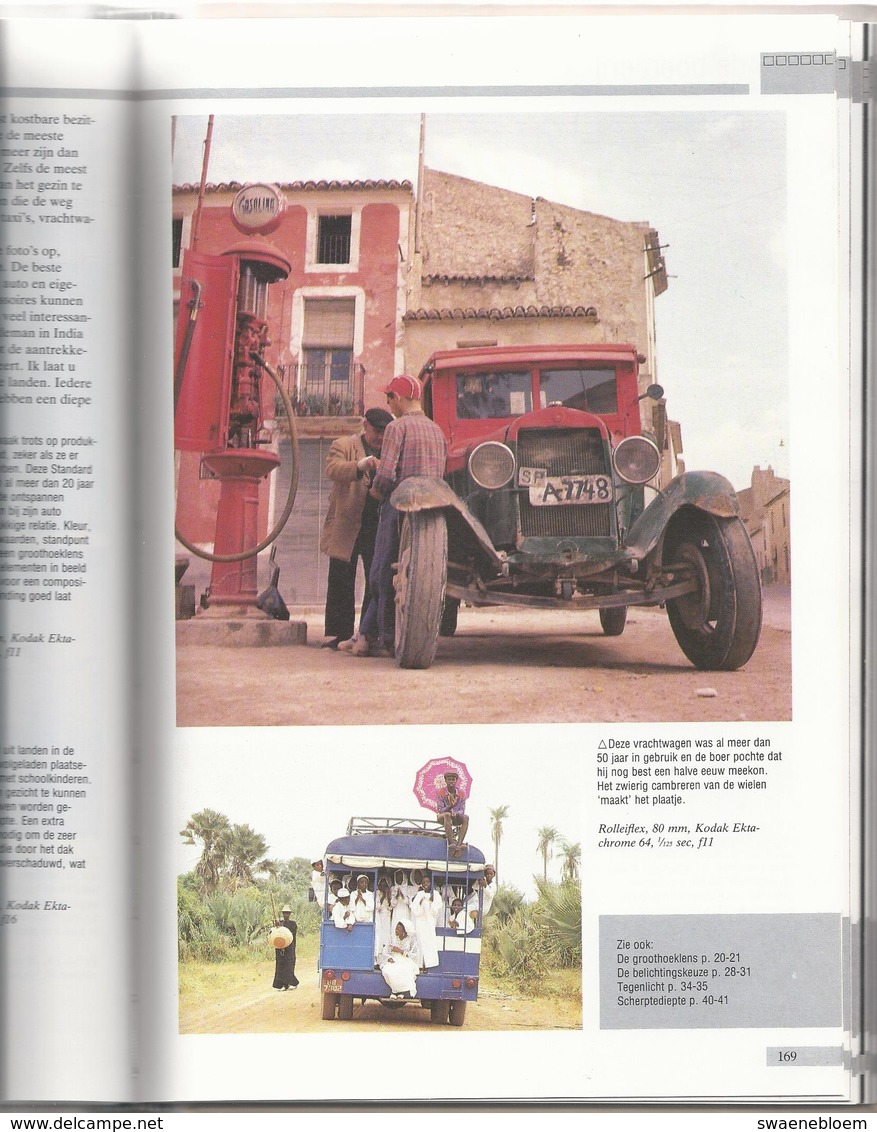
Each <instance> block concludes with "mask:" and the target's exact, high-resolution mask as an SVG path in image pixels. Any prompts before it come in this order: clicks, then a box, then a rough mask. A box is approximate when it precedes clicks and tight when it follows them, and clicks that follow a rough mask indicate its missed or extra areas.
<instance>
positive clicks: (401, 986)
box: [379, 920, 420, 998]
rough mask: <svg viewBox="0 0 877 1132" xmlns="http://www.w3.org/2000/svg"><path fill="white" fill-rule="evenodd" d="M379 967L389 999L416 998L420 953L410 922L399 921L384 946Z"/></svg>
mask: <svg viewBox="0 0 877 1132" xmlns="http://www.w3.org/2000/svg"><path fill="white" fill-rule="evenodd" d="M379 966H380V968H381V974H382V975H383V976H384V982H385V983H386V984H387V986H388V987H389V988H390V997H391V998H405V997H408V996H410V997H411V998H416V997H417V972H418V971H419V970H420V951H419V948H418V944H417V936H416V935H415V932H414V928H413V927H412V925H411V921H410V920H400V921H399V922H398V923H397V924H396V927H395V928H394V929H393V938H392V939H391V940H389V941H388V942H387V943H386V944H385V945H384V950H383V952H382V954H381V959H380V963H379Z"/></svg>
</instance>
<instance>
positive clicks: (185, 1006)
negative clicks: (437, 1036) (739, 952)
mask: <svg viewBox="0 0 877 1132" xmlns="http://www.w3.org/2000/svg"><path fill="white" fill-rule="evenodd" d="M190 966H191V969H190V970H187V967H190ZM208 966H209V967H211V968H212V970H211V971H210V972H209V978H208V977H204V976H205V968H206V967H208ZM273 972H274V964H273V962H271V961H269V962H267V963H261V964H257V963H221V964H210V965H206V964H204V965H200V966H198V967H195V965H188V964H184V965H183V967H182V968H181V973H180V983H181V994H180V1033H182V1034H285V1033H299V1034H301V1033H319V1032H324V1033H336V1032H340V1031H345V1030H349V1031H355V1032H359V1033H362V1032H363V1030H364V1027H365V1026H367V1027H368V1031H369V1032H371V1033H375V1032H380V1033H395V1032H400V1031H405V1032H409V1031H415V1030H435V1029H437V1028H438V1027H434V1026H433V1024H432V1023H431V1021H430V1017H429V1011H428V1010H423V1009H421V1008H420V1007H419V1006H418V1005H416V1004H414V1005H408V1006H405V1007H403V1008H401V1009H398V1010H390V1009H387V1008H386V1007H384V1006H381V1005H380V1003H377V1002H368V1003H365V1004H362V1003H357V1004H356V1006H355V1007H354V1010H353V1021H352V1022H340V1021H338V1020H337V1019H336V1020H335V1021H332V1022H324V1021H323V1020H322V1018H321V1015H320V992H319V988H318V986H317V976H316V974H315V973H314V972H313V971H311V972H310V973H308V974H305V975H304V977H302V975H301V967H300V969H299V977H300V978H301V984H300V985H299V987H298V989H297V990H289V991H276V990H274V989H273V988H272V986H271V980H272V977H273ZM465 1026H466V1029H468V1030H577V1029H580V1028H581V1003H580V1002H579V1001H578V1000H575V1001H573V1000H571V999H563V998H524V997H522V996H515V995H511V994H505V993H501V992H499V991H497V990H491V989H490V988H489V987H487V988H484V989H483V990H482V992H481V995H480V997H479V1000H478V1002H474V1003H470V1004H469V1007H468V1010H467V1012H466V1022H465ZM445 1028H446V1029H447V1030H448V1031H449V1032H451V1033H452V1032H453V1027H451V1026H447V1027H445Z"/></svg>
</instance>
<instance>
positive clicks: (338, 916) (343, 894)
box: [332, 888, 356, 932]
mask: <svg viewBox="0 0 877 1132" xmlns="http://www.w3.org/2000/svg"><path fill="white" fill-rule="evenodd" d="M355 922H356V917H355V916H354V914H353V909H352V908H351V907H350V893H349V892H348V891H347V889H346V888H339V889H338V899H337V900H336V901H335V903H334V904H333V906H332V923H333V924H334V925H335V927H336V928H340V929H341V931H347V932H352V931H353V925H354V923H355Z"/></svg>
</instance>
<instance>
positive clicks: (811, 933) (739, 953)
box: [599, 912, 843, 1030]
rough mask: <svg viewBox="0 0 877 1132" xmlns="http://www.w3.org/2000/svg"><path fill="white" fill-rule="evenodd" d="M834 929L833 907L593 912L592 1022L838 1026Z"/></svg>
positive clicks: (626, 1026) (607, 1025)
mask: <svg viewBox="0 0 877 1132" xmlns="http://www.w3.org/2000/svg"><path fill="white" fill-rule="evenodd" d="M841 929H842V917H841V916H840V915H839V914H834V913H810V912H802V913H779V914H764V915H710V916H601V917H600V926H599V943H600V1028H601V1029H603V1030H633V1029H635V1030H647V1029H722V1028H727V1027H735V1028H742V1027H781V1026H798V1027H802V1026H808V1027H809V1026H840V1025H841V1023H842V1018H843V1011H842V992H843V978H842V971H843V949H842V931H841ZM619 941H625V942H626V943H627V944H629V946H626V947H625V946H622V947H619V946H618V945H619ZM625 956H626V957H627V959H626V960H625V958H624V957H625ZM625 972H629V973H625Z"/></svg>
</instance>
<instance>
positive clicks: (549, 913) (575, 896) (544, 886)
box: [534, 846, 582, 967]
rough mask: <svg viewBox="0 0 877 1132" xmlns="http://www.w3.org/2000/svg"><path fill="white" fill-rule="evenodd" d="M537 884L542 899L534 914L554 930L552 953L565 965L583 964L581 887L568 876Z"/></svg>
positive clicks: (549, 928) (537, 882) (552, 932)
mask: <svg viewBox="0 0 877 1132" xmlns="http://www.w3.org/2000/svg"><path fill="white" fill-rule="evenodd" d="M573 848H575V847H574V846H573ZM536 887H537V888H538V889H539V899H538V901H537V903H536V905H535V907H534V915H535V917H536V919H537V921H539V922H541V923H543V924H544V925H545V926H546V927H547V928H548V930H549V932H550V939H551V952H552V954H553V955H554V956H555V957H556V958H557V960H558V961H559V962H560V963H561V964H562V965H563V966H566V967H573V966H576V965H578V964H581V961H582V890H581V888H580V887H579V885H578V884H576V883H574V882H571V881H568V880H565V881H562V882H561V883H560V884H549V883H548V882H545V881H542V882H540V881H538V880H537V881H536Z"/></svg>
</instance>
